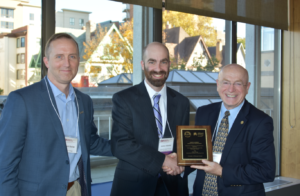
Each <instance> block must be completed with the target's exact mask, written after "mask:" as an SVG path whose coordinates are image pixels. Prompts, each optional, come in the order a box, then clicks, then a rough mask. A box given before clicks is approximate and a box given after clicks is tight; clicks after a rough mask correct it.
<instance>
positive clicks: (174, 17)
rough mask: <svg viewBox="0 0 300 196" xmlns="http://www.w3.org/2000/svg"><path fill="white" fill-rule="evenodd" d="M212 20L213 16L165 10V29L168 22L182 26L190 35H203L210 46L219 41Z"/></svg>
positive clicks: (175, 25)
mask: <svg viewBox="0 0 300 196" xmlns="http://www.w3.org/2000/svg"><path fill="white" fill-rule="evenodd" d="M212 22H213V19H212V18H211V17H206V16H199V15H194V14H187V13H182V12H175V11H169V10H164V11H163V29H166V25H167V23H168V24H169V25H171V26H172V27H181V28H183V29H184V30H185V32H187V34H189V35H190V36H198V35H201V36H202V37H203V39H204V42H205V44H206V45H207V46H208V47H210V46H215V45H216V43H217V32H216V30H215V28H214V26H213V25H212Z"/></svg>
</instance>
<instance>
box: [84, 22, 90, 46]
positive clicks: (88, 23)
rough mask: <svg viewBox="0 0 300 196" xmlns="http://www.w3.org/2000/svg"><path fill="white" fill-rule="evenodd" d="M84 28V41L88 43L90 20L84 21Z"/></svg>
mask: <svg viewBox="0 0 300 196" xmlns="http://www.w3.org/2000/svg"><path fill="white" fill-rule="evenodd" d="M85 28H86V32H85V42H87V43H88V42H89V41H90V40H91V21H88V22H86V24H85Z"/></svg>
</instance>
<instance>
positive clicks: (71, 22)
mask: <svg viewBox="0 0 300 196" xmlns="http://www.w3.org/2000/svg"><path fill="white" fill-rule="evenodd" d="M70 25H72V26H74V25H75V19H74V18H70Z"/></svg>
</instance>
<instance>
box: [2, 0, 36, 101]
mask: <svg viewBox="0 0 300 196" xmlns="http://www.w3.org/2000/svg"><path fill="white" fill-rule="evenodd" d="M40 6H41V1H40V0H38V1H37V0H30V1H22V2H21V1H12V0H5V1H0V10H1V19H0V20H1V26H0V34H2V36H1V38H0V70H1V72H0V95H1V93H2V95H5V96H7V95H8V94H9V93H10V92H12V91H14V90H17V89H20V88H23V87H25V86H28V85H30V84H33V83H34V82H37V81H40V68H38V69H35V68H34V64H35V63H37V62H36V61H32V58H33V56H35V55H37V54H38V53H39V51H40V43H38V44H37V43H36V40H37V39H39V40H40V39H41V21H36V20H35V19H36V17H35V19H34V16H40V15H41V7H40ZM5 7H9V9H7V8H5ZM26 42H27V43H26ZM8 48H9V49H8ZM37 74H39V77H36V78H35V80H33V81H32V78H33V77H34V76H35V75H37ZM0 104H1V102H0Z"/></svg>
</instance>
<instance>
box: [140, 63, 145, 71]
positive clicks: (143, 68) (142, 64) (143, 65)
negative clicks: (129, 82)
mask: <svg viewBox="0 0 300 196" xmlns="http://www.w3.org/2000/svg"><path fill="white" fill-rule="evenodd" d="M141 66H142V70H143V71H144V70H145V63H144V61H141Z"/></svg>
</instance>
